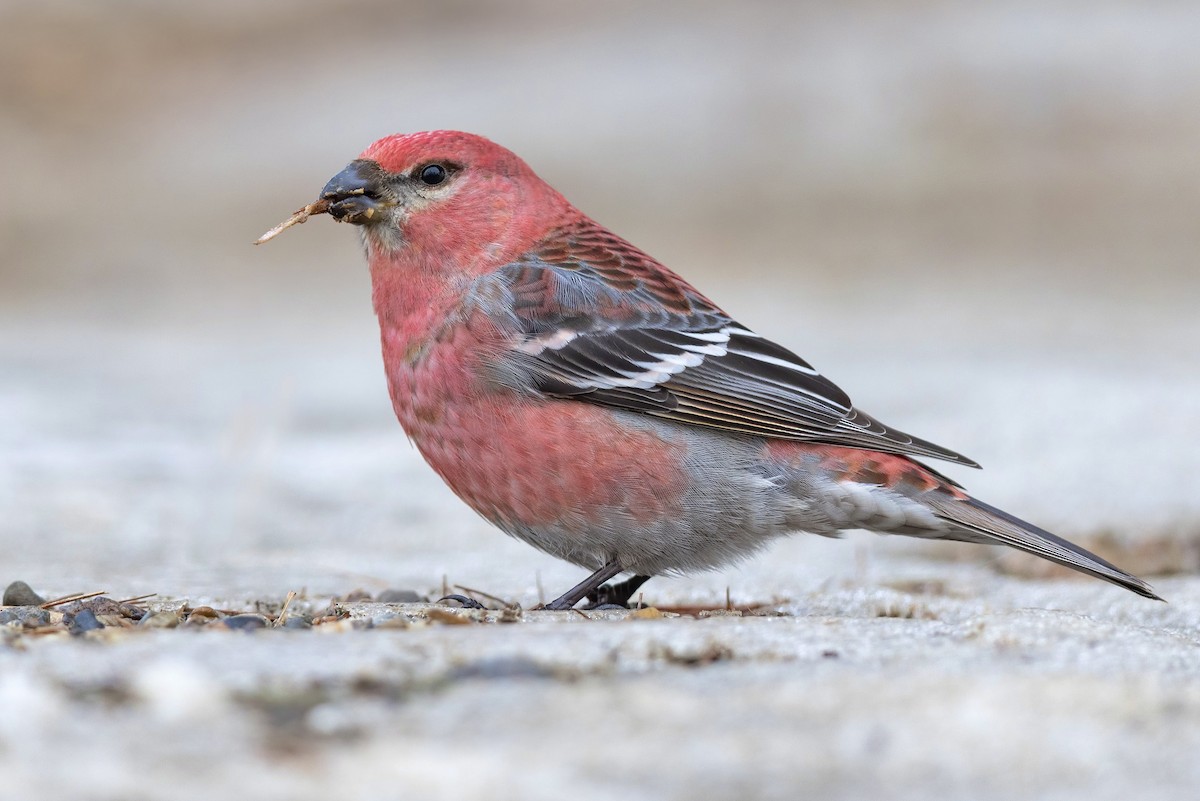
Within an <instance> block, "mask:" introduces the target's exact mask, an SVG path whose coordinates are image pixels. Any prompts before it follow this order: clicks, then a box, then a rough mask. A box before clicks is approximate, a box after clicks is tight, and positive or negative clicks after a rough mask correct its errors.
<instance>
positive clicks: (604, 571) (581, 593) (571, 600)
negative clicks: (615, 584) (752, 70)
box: [542, 561, 621, 611]
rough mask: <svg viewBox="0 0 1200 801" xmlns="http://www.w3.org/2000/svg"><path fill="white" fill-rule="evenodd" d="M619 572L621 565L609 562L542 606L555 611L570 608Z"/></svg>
mask: <svg viewBox="0 0 1200 801" xmlns="http://www.w3.org/2000/svg"><path fill="white" fill-rule="evenodd" d="M620 572H621V566H620V565H619V564H617V563H616V561H612V562H609V563H608V564H606V565H605V566H604V567H602V568H600V569H599V570H597V571H596V572H595V573H593V574H592V575H590V576H588V577H587V578H585V579H584V580H583V581H581V582H579V583H578V584H576V585H575V586H574V587H572V588H571V589H569V590H567V591H566V592H564V593H563V594H562V595H560V596H559V597H557V598H555V599H554V600H553V601H551V602H550V603H548V604H546V605H545V606H543V607H542V608H543V609H553V610H555V611H561V610H563V609H571V608H573V607H574V606H575V604H577V603H579V602H580V601H582V600H583V598H584V597H585V596H586V595H588V594H589V593H592V592H595V590H596V588H597V587H599V586H600V585H601V584H603V583H604V582H606V581H608V580H609V579H610V578H612V577H613V576H615V575H617V574H618V573H620Z"/></svg>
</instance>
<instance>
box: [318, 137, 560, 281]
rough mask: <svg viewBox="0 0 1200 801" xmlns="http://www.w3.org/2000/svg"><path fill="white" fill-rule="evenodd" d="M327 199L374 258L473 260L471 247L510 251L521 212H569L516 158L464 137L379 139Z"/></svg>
mask: <svg viewBox="0 0 1200 801" xmlns="http://www.w3.org/2000/svg"><path fill="white" fill-rule="evenodd" d="M321 201H323V202H324V203H325V204H327V211H328V213H329V214H330V215H331V216H333V218H334V219H336V220H338V221H339V222H346V223H351V224H352V225H358V226H361V227H362V229H363V235H364V240H365V241H366V244H367V249H368V251H369V252H370V253H371V255H373V256H378V255H385V256H386V255H388V254H389V253H395V252H397V251H400V250H403V249H405V248H416V249H419V250H421V251H423V252H425V253H426V255H434V254H435V253H436V254H438V255H439V256H440V257H442V258H445V257H447V256H449V255H451V254H453V255H458V256H461V257H465V258H466V259H467V260H472V261H474V260H477V259H478V258H479V256H480V254H477V253H468V252H465V250H467V249H469V248H470V247H472V246H474V247H484V248H491V249H492V250H501V249H503V250H507V248H505V247H504V245H505V244H507V242H506V240H508V239H511V238H513V237H514V235H519V234H520V231H519V230H514V228H516V229H519V228H520V227H521V226H520V225H519V224H515V223H517V222H518V221H519V219H520V217H521V211H522V210H528V209H530V208H537V207H539V204H541V208H543V209H544V204H546V203H550V204H551V206H560V207H561V206H565V201H563V200H562V198H561V196H559V195H558V193H557V192H555V191H554V190H553V189H551V188H550V187H549V186H547V185H546V184H545V183H543V182H542V181H541V180H540V179H539V178H538V177H537V176H536V175H535V174H534V173H533V171H532V170H531V169H530V168H529V166H528V165H526V164H525V162H524V161H522V160H521V159H520V158H518V157H517V156H516V155H515V154H513V153H512V152H510V151H508V150H506V149H504V148H502V147H500V146H499V145H497V144H495V143H493V142H491V141H489V140H487V139H484V138H483V137H481V136H476V135H474V134H468V133H461V132H458V131H428V132H424V133H414V134H395V135H393V136H388V137H385V138H383V139H380V140H379V141H377V142H375V143H374V144H372V145H371V146H370V147H368V148H367V149H366V150H365V151H363V153H362V154H361V155H360V156H359V157H358V158H357V159H355V160H354V161H352V162H350V163H349V164H348V165H347V166H346V168H345V169H344V170H342V171H341V172H339V173H338V174H337V175H335V176H334V177H333V178H331V179H330V180H329V182H328V183H327V184H326V185H325V188H324V189H323V190H321Z"/></svg>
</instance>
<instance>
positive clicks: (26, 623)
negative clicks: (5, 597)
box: [0, 606, 53, 629]
mask: <svg viewBox="0 0 1200 801" xmlns="http://www.w3.org/2000/svg"><path fill="white" fill-rule="evenodd" d="M52 622H53V621H52V619H51V615H50V613H49V612H47V611H46V610H45V609H42V608H40V607H37V606H14V607H12V608H11V609H0V625H3V624H5V623H20V624H21V626H22V627H24V628H27V629H36V628H39V627H41V626H49V625H50V624H51V623H52Z"/></svg>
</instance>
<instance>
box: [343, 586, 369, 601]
mask: <svg viewBox="0 0 1200 801" xmlns="http://www.w3.org/2000/svg"><path fill="white" fill-rule="evenodd" d="M369 600H371V593H369V592H367V591H366V590H364V589H362V588H361V587H360V588H359V589H357V590H351V591H350V592H349V593H348V594H347V595H346V597H345V598H343V599H342V603H347V604H352V603H357V602H358V601H369Z"/></svg>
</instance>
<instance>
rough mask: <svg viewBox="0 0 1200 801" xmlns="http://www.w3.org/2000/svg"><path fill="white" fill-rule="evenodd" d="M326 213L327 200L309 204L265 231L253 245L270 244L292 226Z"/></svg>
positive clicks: (327, 208)
mask: <svg viewBox="0 0 1200 801" xmlns="http://www.w3.org/2000/svg"><path fill="white" fill-rule="evenodd" d="M327 211H329V201H328V200H318V201H317V202H316V203H309V204H308V205H307V206H305V207H304V208H302V209H300V210H298V211H296V212H295V213H293V214H292V216H291V217H288V218H287V219H286V220H284V221H283V222H281V223H280V224H279V225H277V226H275V227H274V228H272V229H271V230H270V231H267V232H266V233H265V234H263V235H262V236H260V237H259V238H258V239H256V240H254V244H256V245H262V244H264V243H266V242H270V241H271V240H272V239H274V238H275V237H277V236H279V235H280V234H282V233H283V232H284V231H286V230H287V229H289V228H291V227H292V226H293V225H300V224H301V223H302V222H305V221H306V220H307V219H308V218H309V217H311V216H312V215H314V214H324V213H326V212H327Z"/></svg>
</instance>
